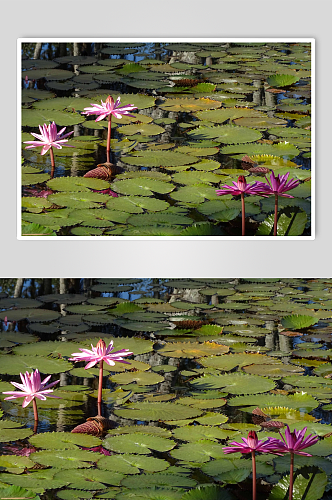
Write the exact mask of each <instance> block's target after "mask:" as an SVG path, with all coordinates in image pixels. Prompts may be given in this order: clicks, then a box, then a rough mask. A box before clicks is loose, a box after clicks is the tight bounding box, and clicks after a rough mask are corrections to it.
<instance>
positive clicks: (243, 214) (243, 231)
mask: <svg viewBox="0 0 332 500" xmlns="http://www.w3.org/2000/svg"><path fill="white" fill-rule="evenodd" d="M241 205H242V236H245V234H246V211H245V206H244V193H241Z"/></svg>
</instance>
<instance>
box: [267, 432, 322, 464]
mask: <svg viewBox="0 0 332 500" xmlns="http://www.w3.org/2000/svg"><path fill="white" fill-rule="evenodd" d="M306 431H307V427H304V428H303V429H302V430H301V431H297V430H296V429H295V430H294V431H293V432H291V431H290V429H289V426H288V425H286V429H285V437H284V436H283V435H282V434H281V432H279V434H280V436H281V439H282V441H281V440H280V439H276V438H271V445H272V446H274V449H275V450H276V451H278V452H283V453H287V452H290V453H294V454H295V455H304V456H306V457H311V456H312V455H310V454H309V453H306V452H304V451H301V450H304V449H305V448H308V447H309V446H312V445H314V444H316V443H317V441H319V437H318V436H314V435H313V434H309V436H307V437H304V436H305V433H306Z"/></svg>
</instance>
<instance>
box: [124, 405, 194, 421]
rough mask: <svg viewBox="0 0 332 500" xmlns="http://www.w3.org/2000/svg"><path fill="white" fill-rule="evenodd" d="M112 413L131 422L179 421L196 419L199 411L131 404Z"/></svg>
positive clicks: (186, 407) (178, 407) (172, 406)
mask: <svg viewBox="0 0 332 500" xmlns="http://www.w3.org/2000/svg"><path fill="white" fill-rule="evenodd" d="M114 413H115V414H116V415H117V416H119V417H123V418H129V419H132V420H149V421H151V420H152V421H153V420H179V419H187V418H193V417H197V416H199V415H201V414H202V412H201V410H199V409H196V408H190V407H188V406H183V405H180V404H177V405H174V404H173V403H162V402H161V403H158V402H156V403H144V402H143V403H131V404H129V405H127V406H126V408H124V409H119V410H115V411H114Z"/></svg>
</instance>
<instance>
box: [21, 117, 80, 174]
mask: <svg viewBox="0 0 332 500" xmlns="http://www.w3.org/2000/svg"><path fill="white" fill-rule="evenodd" d="M66 128H67V127H63V128H62V129H61V130H59V132H58V131H57V127H56V124H55V122H52V123H50V124H49V125H46V123H44V125H43V126H40V125H39V130H40V134H35V133H33V132H31V135H33V136H34V137H36V139H39V140H38V141H24V144H30V146H26V147H25V149H32V148H39V147H41V146H42V150H41V153H40V154H41V155H44V154H45V153H47V151H48V150H50V155H51V164H52V171H51V177H53V175H54V169H55V162H54V153H53V149H52V148H53V147H54V148H56V149H62V146H66V147H67V148H73V147H74V146H71V145H70V144H64V143H65V142H68V139H66V137H69V136H70V135H71V134H73V133H74V132H73V131H72V132H68V133H67V134H65V135H61V134H62V133H63V132H64V131H65V130H66Z"/></svg>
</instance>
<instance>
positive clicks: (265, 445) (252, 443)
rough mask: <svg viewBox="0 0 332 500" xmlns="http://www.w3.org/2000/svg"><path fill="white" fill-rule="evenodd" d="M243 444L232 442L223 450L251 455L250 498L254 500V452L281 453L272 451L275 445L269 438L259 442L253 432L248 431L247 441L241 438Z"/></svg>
mask: <svg viewBox="0 0 332 500" xmlns="http://www.w3.org/2000/svg"><path fill="white" fill-rule="evenodd" d="M241 439H242V441H243V443H238V442H237V441H232V442H231V443H230V446H226V447H225V448H223V452H224V453H236V452H238V451H239V452H240V453H251V462H252V498H253V500H256V452H260V453H274V454H275V455H281V453H279V452H276V451H274V449H275V445H274V444H271V438H268V439H267V440H266V441H261V440H259V439H258V438H257V434H256V432H255V431H250V432H249V434H248V437H247V439H246V438H241Z"/></svg>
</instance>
